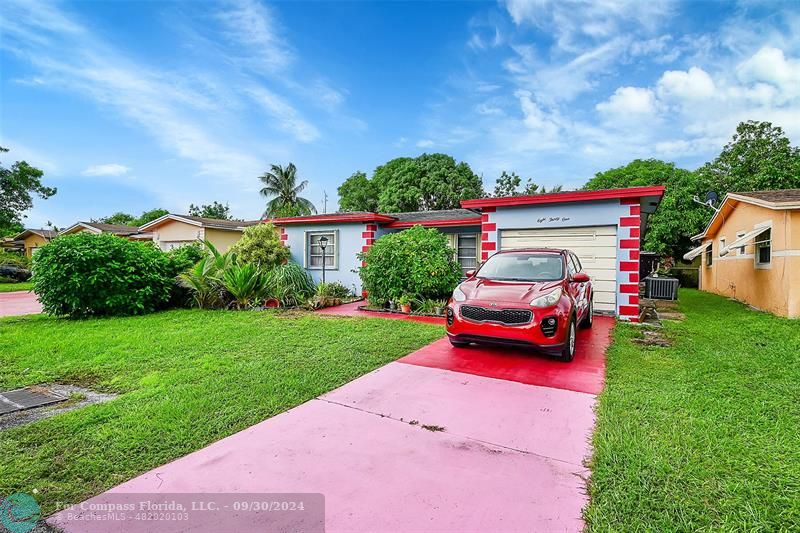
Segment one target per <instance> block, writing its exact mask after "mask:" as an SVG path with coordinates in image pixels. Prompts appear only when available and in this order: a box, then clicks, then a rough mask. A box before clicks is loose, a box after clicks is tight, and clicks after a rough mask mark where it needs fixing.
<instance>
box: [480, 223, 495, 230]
mask: <svg viewBox="0 0 800 533" xmlns="http://www.w3.org/2000/svg"><path fill="white" fill-rule="evenodd" d="M481 230H483V231H497V224H495V223H494V222H492V223H486V222H484V223H483V225H481Z"/></svg>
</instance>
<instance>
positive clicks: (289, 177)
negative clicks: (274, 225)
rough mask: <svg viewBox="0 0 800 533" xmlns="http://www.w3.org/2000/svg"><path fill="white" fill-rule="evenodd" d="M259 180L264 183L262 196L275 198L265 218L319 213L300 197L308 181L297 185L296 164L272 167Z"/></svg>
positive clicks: (268, 203) (271, 201)
mask: <svg viewBox="0 0 800 533" xmlns="http://www.w3.org/2000/svg"><path fill="white" fill-rule="evenodd" d="M258 179H260V180H261V181H262V182H263V183H264V188H263V189H261V196H264V197H265V198H270V197H272V196H274V197H275V198H273V199H272V200H270V201H269V202H267V210H266V211H265V212H264V217H265V218H273V217H286V216H301V215H310V214H312V213H316V212H317V208H316V207H314V204H312V203H311V202H309V201H308V200H306V199H305V198H303V197H301V196H298V194H300V193H301V192H303V189H305V188H306V186H307V185H308V180H303V181H301V182H300V184H297V168H296V167H295V166H294V163H289V164H288V165H287V166H286V167H282V166H280V165H271V168H270V171H269V172H265V173H264V174H263V175H261V176H259V177H258Z"/></svg>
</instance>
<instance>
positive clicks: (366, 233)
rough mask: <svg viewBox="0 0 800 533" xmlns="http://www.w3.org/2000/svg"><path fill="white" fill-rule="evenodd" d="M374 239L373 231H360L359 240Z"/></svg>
mask: <svg viewBox="0 0 800 533" xmlns="http://www.w3.org/2000/svg"><path fill="white" fill-rule="evenodd" d="M374 237H375V232H374V231H362V232H361V238H362V239H372V238H374Z"/></svg>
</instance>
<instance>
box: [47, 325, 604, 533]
mask: <svg viewBox="0 0 800 533" xmlns="http://www.w3.org/2000/svg"><path fill="white" fill-rule="evenodd" d="M327 314H332V313H331V312H330V311H329V312H328V313H327ZM352 314H356V315H358V313H352ZM612 326H613V320H611V319H597V321H596V323H595V327H594V328H593V329H592V330H591V331H587V332H583V333H582V334H581V336H580V337H579V339H578V346H577V350H578V355H577V356H576V358H575V361H573V362H572V363H561V362H558V361H554V360H551V359H548V358H546V357H544V356H541V355H537V354H535V353H529V352H517V351H508V350H505V349H486V348H467V349H463V348H459V349H456V348H452V347H450V345H449V343H448V341H447V340H446V339H442V340H440V341H436V342H434V343H432V344H431V345H429V346H426V347H424V348H422V349H421V350H419V351H417V352H415V353H413V354H411V355H409V356H406V357H404V358H402V359H401V360H399V361H398V362H395V363H390V364H388V365H386V366H384V367H382V368H379V369H377V370H375V371H374V372H371V373H369V374H366V375H364V376H362V377H360V378H358V379H356V380H354V381H352V382H350V383H348V384H346V385H344V386H343V387H340V388H339V389H336V390H334V391H331V392H329V393H327V394H325V395H323V396H321V397H319V398H317V399H314V400H311V401H309V402H306V403H305V404H303V405H300V406H298V407H296V408H294V409H291V410H289V411H287V412H285V413H283V414H281V415H278V416H276V417H273V418H271V419H268V420H265V421H264V422H261V423H259V424H256V425H255V426H253V427H251V428H248V429H246V430H244V431H242V432H239V433H237V434H235V435H232V436H230V437H228V438H226V439H223V440H221V441H219V442H216V443H214V444H212V445H210V446H208V447H207V448H204V449H202V450H199V451H197V452H194V453H192V454H189V455H187V456H186V457H183V458H181V459H178V460H176V461H174V462H172V463H169V464H167V465H164V466H162V467H159V468H156V469H154V470H152V471H150V472H148V473H146V474H143V475H141V476H139V477H137V478H135V479H132V480H130V481H128V482H126V483H123V484H122V485H120V486H118V487H116V488H114V489H112V490H111V491H109V492H108V493H104V494H101V495H99V496H97V497H95V498H92V499H91V500H89V502H91V503H102V502H103V501H107V500H108V499H109V498H111V497H113V496H114V495H118V494H119V493H139V492H145V493H176V492H177V493H188V492H201V493H215V492H235V493H264V492H267V493H269V492H273V493H275V492H279V493H280V492H283V493H287V492H313V493H322V494H324V497H325V529H326V531H329V532H336V531H342V532H345V531H348V532H349V531H359V532H361V531H364V532H383V531H453V532H465V531H481V532H483V531H575V532H577V531H581V530H582V529H583V522H582V519H581V510H582V508H583V506H584V505H585V504H586V502H587V499H586V492H585V479H586V476H587V475H588V472H587V470H586V468H585V467H584V466H583V465H584V460H585V459H586V458H587V457H588V456H589V452H590V447H589V439H590V437H591V432H592V428H593V425H594V413H593V407H594V404H595V395H594V393H595V392H597V391H599V390H600V388H601V387H602V380H603V368H604V361H605V358H604V353H605V348H606V346H607V345H608V339H609V332H610V329H611V327H612ZM376 327H380V324H379V323H378V322H376ZM253 520H254V521H253V523H252V527H250V528H248V527H247V526H245V527H242V526H241V521H239V522H237V524H239V527H238V528H237V531H263V530H264V517H263V516H261V517H260V518H259V519H256V518H254V519H253ZM48 521H49V522H50V523H51V524H53V525H56V526H59V527H62V528H63V529H64V530H65V531H67V532H73V531H74V532H77V531H83V530H84V529H83V527H82V526H83V524H82V523H81V522H80V521H79V520H77V519H76V518H75V517H74V516H73V517H71V518H70V517H69V516H68V514H67V513H66V512H62V513H60V514H57V515H54V516H52V517H50V519H49V520H48ZM103 527H104V528H105V529H104V531H138V530H136V529H133V528H132V527H131V526H130V525H129V524H125V523H104V524H103ZM158 530H159V531H187V529H186V528H185V525H182V524H180V523H179V522H171V523H160V524H159V527H158ZM224 530H226V529H225V521H224V515H223V516H222V517H221V518H219V519H218V520H216V521H213V520H210V521H208V522H207V523H206V524H205V525H204V526H203V527H201V528H199V529H192V530H191V531H193V532H194V531H209V532H214V533H216V532H218V531H224Z"/></svg>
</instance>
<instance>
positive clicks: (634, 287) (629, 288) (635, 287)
mask: <svg viewBox="0 0 800 533" xmlns="http://www.w3.org/2000/svg"><path fill="white" fill-rule="evenodd" d="M619 292H622V293H627V294H639V284H638V283H623V284H621V285H620V286H619Z"/></svg>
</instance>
